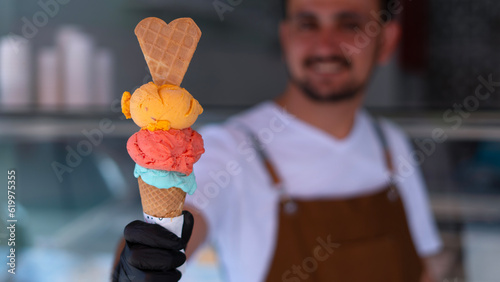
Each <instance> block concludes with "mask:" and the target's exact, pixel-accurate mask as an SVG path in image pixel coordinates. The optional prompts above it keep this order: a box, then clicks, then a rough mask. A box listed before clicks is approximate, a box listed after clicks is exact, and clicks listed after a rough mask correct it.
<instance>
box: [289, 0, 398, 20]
mask: <svg viewBox="0 0 500 282" xmlns="http://www.w3.org/2000/svg"><path fill="white" fill-rule="evenodd" d="M287 1H288V0H281V17H282V19H286V16H287V15H286V6H287ZM379 1H380V9H381V10H385V11H387V12H388V13H389V14H391V17H390V18H382V20H383V21H384V22H386V21H388V20H393V19H394V17H393V16H394V15H393V14H392V13H391V9H389V8H388V6H389V2H391V1H394V0H379Z"/></svg>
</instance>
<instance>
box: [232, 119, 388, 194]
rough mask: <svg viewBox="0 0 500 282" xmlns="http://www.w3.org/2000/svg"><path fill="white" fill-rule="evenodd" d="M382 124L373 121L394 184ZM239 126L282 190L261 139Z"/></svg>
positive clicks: (378, 121) (245, 127) (246, 127)
mask: <svg viewBox="0 0 500 282" xmlns="http://www.w3.org/2000/svg"><path fill="white" fill-rule="evenodd" d="M381 123H382V122H381V119H380V118H374V119H373V127H374V129H375V133H376V134H377V137H378V140H379V142H380V144H381V145H382V149H383V151H384V158H385V164H386V167H387V169H388V170H389V177H390V181H391V182H392V181H393V175H394V166H393V163H392V157H391V150H390V148H389V142H387V137H386V135H385V133H384V130H383V129H382V126H381ZM239 124H240V125H241V129H243V131H245V133H246V135H247V136H248V137H249V138H250V141H251V142H252V146H253V147H254V148H255V150H256V151H257V154H258V156H259V158H260V159H261V161H262V163H263V164H264V167H265V169H266V170H267V172H268V174H269V176H270V177H271V180H272V182H273V184H274V186H275V187H278V188H281V184H282V180H281V178H280V175H279V174H278V172H277V170H276V169H275V167H274V166H273V164H272V162H271V160H270V159H269V156H268V155H267V152H266V151H265V150H264V146H263V145H262V143H261V142H260V140H259V138H258V137H257V136H256V135H255V134H254V133H253V131H252V130H251V129H250V128H248V126H247V125H245V124H243V123H239ZM280 190H281V189H280Z"/></svg>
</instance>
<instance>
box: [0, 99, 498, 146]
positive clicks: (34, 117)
mask: <svg viewBox="0 0 500 282" xmlns="http://www.w3.org/2000/svg"><path fill="white" fill-rule="evenodd" d="M204 108H205V111H204V112H203V115H201V116H200V117H199V119H198V121H197V122H196V124H195V126H196V127H199V126H203V125H204V124H207V123H214V122H221V121H224V120H225V119H226V118H228V117H230V116H232V115H234V114H236V113H238V112H240V111H242V110H244V109H245V107H241V106H235V107H231V106H220V107H217V106H205V107H204ZM370 112H372V113H373V114H374V115H376V116H384V117H386V118H388V119H390V120H392V121H393V122H395V123H396V124H398V125H399V126H400V127H401V128H402V129H403V130H404V131H406V132H407V134H408V135H409V136H410V137H411V138H429V137H431V136H432V133H433V131H434V130H436V129H442V130H443V132H444V133H445V134H446V135H447V139H446V140H447V141H477V140H487V141H500V114H499V113H495V112H477V113H471V115H470V117H469V118H467V119H463V120H462V124H461V126H459V127H457V128H456V129H454V128H453V125H455V123H456V121H453V122H446V121H445V120H444V119H443V118H442V112H444V111H442V112H440V111H432V112H422V111H394V110H381V109H376V110H373V109H372V110H370ZM106 119H108V120H111V122H112V124H113V126H114V127H115V129H114V130H113V131H112V132H110V133H109V134H108V135H107V136H112V137H129V136H130V135H132V134H133V133H134V132H136V131H137V130H138V128H137V126H135V124H134V123H133V122H132V121H131V120H126V119H125V118H124V116H123V114H121V112H117V110H116V109H115V110H114V111H113V110H110V109H109V108H107V109H103V108H93V109H74V110H65V111H42V110H33V109H25V110H24V111H19V110H18V111H5V110H3V111H2V112H1V113H0V138H19V139H23V140H47V139H49V140H50V139H55V138H65V137H76V136H81V134H82V130H85V129H86V130H90V129H92V128H98V127H99V122H100V121H102V120H106Z"/></svg>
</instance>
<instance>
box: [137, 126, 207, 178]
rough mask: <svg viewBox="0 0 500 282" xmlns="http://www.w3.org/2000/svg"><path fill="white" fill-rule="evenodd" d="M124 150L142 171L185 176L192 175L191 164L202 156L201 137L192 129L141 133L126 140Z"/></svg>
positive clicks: (144, 131)
mask: <svg viewBox="0 0 500 282" xmlns="http://www.w3.org/2000/svg"><path fill="white" fill-rule="evenodd" d="M127 150H128V153H129V155H130V157H131V158H132V159H133V160H134V162H136V163H137V164H138V165H140V166H142V167H145V168H149V169H157V170H166V171H178V172H181V173H184V174H186V175H189V174H191V172H192V171H193V164H194V163H195V162H197V161H198V160H199V159H200V156H201V154H203V153H204V152H205V149H204V148H203V139H202V138H201V135H200V134H199V133H198V132H196V131H194V130H193V129H191V128H185V129H182V130H178V129H170V130H168V131H163V130H156V131H149V130H141V131H139V132H136V133H135V134H134V135H132V136H131V137H130V138H129V139H128V142H127Z"/></svg>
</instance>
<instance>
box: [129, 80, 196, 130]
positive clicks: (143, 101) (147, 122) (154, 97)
mask: <svg viewBox="0 0 500 282" xmlns="http://www.w3.org/2000/svg"><path fill="white" fill-rule="evenodd" d="M122 111H123V113H124V114H125V116H126V117H127V118H130V117H132V119H133V120H134V122H135V124H137V125H138V126H139V127H141V128H142V129H148V130H150V131H154V130H169V129H170V128H174V129H184V128H188V127H190V126H191V125H193V123H194V122H195V121H196V119H197V118H198V115H200V114H201V113H202V112H203V108H202V107H201V105H200V103H198V101H197V100H196V99H195V98H193V96H192V95H191V94H190V93H189V92H188V91H187V90H186V89H184V88H181V87H179V86H176V85H171V84H165V85H162V86H160V87H158V86H157V85H156V84H154V83H153V82H149V83H147V84H144V85H143V86H141V87H140V88H138V89H137V90H136V91H135V92H134V94H133V95H132V96H130V93H129V92H125V93H124V94H123V97H122Z"/></svg>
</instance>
